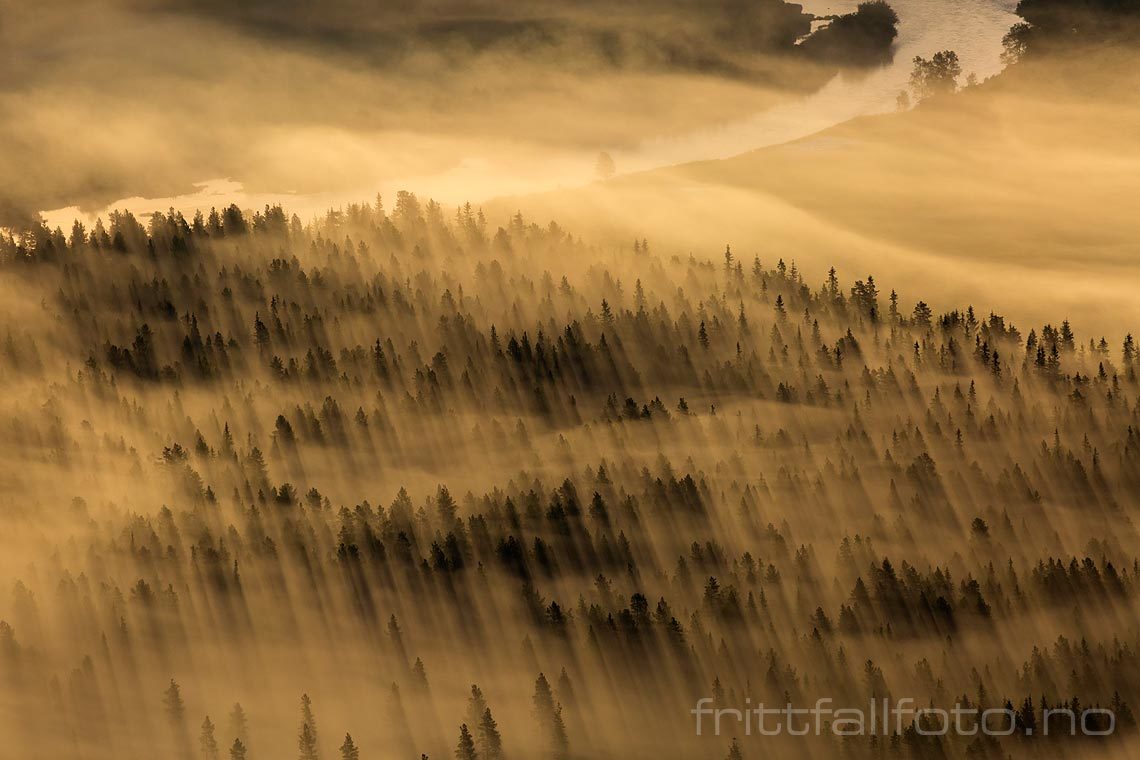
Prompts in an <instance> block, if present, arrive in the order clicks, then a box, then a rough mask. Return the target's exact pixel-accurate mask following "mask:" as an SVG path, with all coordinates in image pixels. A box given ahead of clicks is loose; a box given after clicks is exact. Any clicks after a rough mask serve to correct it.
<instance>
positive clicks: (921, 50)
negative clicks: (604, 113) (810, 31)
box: [617, 0, 1018, 171]
mask: <svg viewBox="0 0 1140 760" xmlns="http://www.w3.org/2000/svg"><path fill="white" fill-rule="evenodd" d="M890 2H891V6H892V7H893V8H894V9H895V11H897V13H898V15H899V37H898V39H897V40H896V41H895V52H894V57H893V59H892V61H891V63H889V64H887V65H886V66H882V67H879V68H875V69H872V70H870V71H868V72H863V73H859V74H840V75H838V76H836V77H835V78H834V79H832V80H831V81H830V82H829V83H828V84H827V85H825V86H824V87H823V88H822V89H821V90H819V91H818V92H816V93H814V94H812V95H809V96H807V97H805V98H802V99H798V100H795V101H792V102H789V103H786V104H782V105H779V106H776V107H774V108H772V109H769V110H767V111H764V112H763V113H758V114H755V115H753V116H751V117H749V118H746V119H742V120H739V121H736V122H732V123H730V124H724V125H720V126H718V127H716V128H713V129H704V130H701V131H699V132H694V133H692V134H688V135H685V136H683V137H679V138H669V139H663V140H654V141H649V142H646V143H644V144H643V145H641V146H638V147H637V148H636V149H634V150H631V151H626V152H624V153H619V154H618V156H617V159H618V165H619V166H620V167H621V168H622V169H623V170H625V171H637V170H643V169H652V168H656V167H660V166H668V165H672V164H678V163H683V162H686V161H694V160H702V159H715V158H727V157H729V156H733V155H737V154H739V153H744V152H746V151H749V150H754V149H756V148H763V147H766V146H769V145H777V144H779V143H783V142H788V141H790V140H795V139H797V138H800V137H805V136H807V135H810V134H813V133H815V132H819V131H820V130H823V129H827V128H828V127H831V126H834V125H836V124H839V123H842V122H844V121H848V120H850V119H853V118H855V117H857V116H864V115H868V114H877V113H886V112H888V111H892V110H895V109H896V108H897V105H896V102H897V98H898V94H899V92H900V91H901V90H904V89H906V87H907V83H908V82H909V80H910V72H911V70H912V68H913V61H914V58H915V56H923V57H927V58H929V57H930V56H931V55H932V54H934V53H936V52H938V51H940V50H953V51H955V52H957V53H958V58H959V60H960V61H961V63H962V70H963V72H964V76H965V75H968V74H970V73H973V74H976V75H977V77H978V79H979V81H981V80H984V79H986V78H987V77H990V76H993V75H994V74H997V73H999V72H1000V71H1001V69H1002V64H1001V52H1002V46H1001V40H1002V37H1004V36H1005V33H1006V32H1008V31H1009V28H1010V27H1011V26H1012V25H1013V24H1015V23H1017V21H1018V17H1017V15H1016V14H1015V13H1014V8H1016V6H1017V0H890ZM802 5H803V6H804V10H806V11H807V12H809V13H814V14H815V15H817V16H829V15H835V14H842V13H849V12H851V11H853V10H855V8H856V6H857V5H858V2H857V0H842V1H841V2H835V1H834V0H803V2H802Z"/></svg>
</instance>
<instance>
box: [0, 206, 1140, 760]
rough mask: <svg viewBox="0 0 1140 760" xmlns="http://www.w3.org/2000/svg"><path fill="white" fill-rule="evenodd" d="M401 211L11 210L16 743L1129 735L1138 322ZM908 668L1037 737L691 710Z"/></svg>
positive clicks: (777, 254)
mask: <svg viewBox="0 0 1140 760" xmlns="http://www.w3.org/2000/svg"><path fill="white" fill-rule="evenodd" d="M384 200H385V201H389V199H384ZM389 202H390V203H391V206H392V207H391V208H390V209H388V208H386V207H385V206H384V205H383V204H382V201H381V199H380V198H377V199H376V200H375V201H374V202H372V203H369V204H364V205H359V206H352V207H349V208H347V209H344V210H343V211H338V212H331V213H329V214H328V216H327V217H326V218H323V219H320V220H315V221H313V222H311V223H308V224H304V223H302V221H301V220H300V219H298V218H297V217H294V216H290V215H289V213H288V212H287V211H285V210H282V209H281V208H275V207H270V208H265V209H264V210H263V211H261V212H259V213H256V214H251V213H249V212H245V213H243V212H242V211H241V210H239V209H238V208H237V207H230V208H228V209H222V210H217V211H210V212H208V213H204V214H199V215H197V216H195V217H193V218H190V219H187V218H184V217H183V216H182V215H181V214H179V213H176V212H173V211H171V212H170V213H157V214H155V215H154V216H153V217H150V218H149V219H144V220H141V221H140V220H137V219H135V218H134V217H132V216H131V215H129V214H126V213H117V214H114V215H112V216H111V217H110V218H109V219H108V220H106V221H105V222H102V221H101V222H100V223H98V224H96V225H95V226H94V227H93V228H92V229H85V228H84V227H83V226H82V225H80V224H76V226H75V227H74V229H73V230H71V232H70V233H69V234H67V233H64V232H62V231H54V232H53V231H49V230H47V229H44V228H40V229H39V230H38V231H36V232H33V233H29V234H27V235H22V236H18V237H16V238H4V239H3V240H2V241H0V283H2V285H3V290H4V298H3V300H2V301H0V314H3V319H4V328H3V333H4V334H3V336H2V339H3V346H2V350H0V382H2V383H3V387H4V388H5V389H6V393H5V394H4V396H3V399H2V401H0V431H2V440H3V450H2V453H3V457H4V460H5V466H4V467H3V468H2V469H0V484H2V485H3V491H2V492H0V527H2V531H0V570H2V572H3V574H4V577H5V578H6V579H8V580H6V581H5V583H4V587H3V588H0V619H2V620H3V621H4V622H3V623H2V624H0V682H2V683H3V684H4V689H3V690H2V691H0V702H2V705H3V709H2V711H0V730H3V732H4V733H5V735H6V736H7V737H8V739H9V740H10V742H11V745H10V746H13V747H19V748H20V749H21V751H20V753H19V756H20V757H21V758H64V757H67V758H93V759H94V758H98V759H102V758H136V757H137V758H154V757H175V758H190V757H205V758H207V759H212V758H218V757H229V758H232V760H259V759H261V758H287V757H295V756H299V757H300V758H302V760H313V758H317V757H318V756H319V757H326V758H328V757H338V756H339V757H343V758H344V759H345V760H357V759H358V758H392V759H393V760H394V759H395V758H419V757H421V756H422V755H426V756H428V757H429V758H432V759H433V760H435V759H438V758H448V757H452V756H455V757H458V758H460V760H472V759H473V758H482V759H484V760H496V759H498V758H504V757H511V758H517V759H519V760H521V759H523V758H542V757H552V758H650V757H652V758H697V757H703V758H710V759H719V758H724V757H729V758H741V757H745V758H760V757H769V756H787V757H820V758H830V757H850V758H872V757H874V758H880V757H910V758H963V757H987V758H988V757H992V758H1005V757H1015V758H1020V757H1050V758H1054V757H1094V756H1106V755H1115V756H1120V757H1130V756H1135V754H1136V753H1137V752H1138V751H1140V750H1138V747H1140V745H1138V744H1137V738H1136V734H1135V726H1134V723H1135V721H1134V715H1133V709H1134V707H1135V705H1136V704H1137V703H1138V701H1140V624H1138V621H1140V617H1138V614H1137V613H1138V611H1140V598H1138V593H1140V587H1138V573H1140V555H1138V552H1137V547H1138V546H1140V541H1138V540H1137V539H1138V537H1137V534H1136V528H1135V525H1134V516H1135V515H1136V514H1137V510H1138V509H1140V381H1138V379H1137V369H1138V363H1140V357H1138V356H1137V350H1136V345H1135V342H1134V340H1133V339H1132V337H1131V336H1130V335H1129V336H1128V337H1125V336H1126V335H1127V332H1128V330H1129V329H1130V326H1129V325H1126V324H1120V325H1117V327H1116V332H1115V333H1112V334H1109V335H1107V336H1106V337H1104V338H1102V337H1101V335H1100V334H1088V333H1085V332H1083V331H1082V326H1081V325H1080V324H1070V323H1069V322H1068V321H1066V314H1064V313H1057V314H1055V316H1054V318H1053V320H1052V322H1051V324H1033V325H1031V324H1017V325H1016V326H1015V325H1014V324H1013V323H1012V320H1011V319H1008V318H1005V317H1003V316H1002V315H1001V311H1000V310H1001V308H1002V304H1000V303H978V304H974V305H971V304H969V303H958V304H952V303H944V302H943V301H942V299H943V296H942V295H941V294H940V292H939V291H938V290H937V289H932V290H931V291H930V292H928V293H927V292H900V293H897V294H896V293H895V292H894V291H893V290H890V289H889V288H888V287H886V286H881V285H880V284H878V283H879V282H882V283H888V282H889V281H890V279H891V275H892V273H891V272H890V271H884V272H866V271H862V272H854V271H851V272H846V271H845V272H842V273H839V274H837V273H836V272H835V271H834V270H832V271H830V272H827V271H824V270H817V269H812V270H811V271H807V272H801V271H800V269H799V268H798V267H797V264H796V261H795V259H796V251H795V250H794V249H792V248H789V247H787V246H771V247H769V248H763V247H760V248H755V249H753V248H749V249H748V250H743V249H740V248H737V247H734V246H732V245H731V241H727V242H728V243H729V246H728V247H726V241H724V240H720V239H718V237H717V231H716V230H715V229H711V228H710V229H707V230H706V237H707V245H705V246H703V247H701V248H699V249H697V250H691V251H690V250H687V249H675V248H673V247H671V246H670V244H669V243H668V242H666V241H661V242H659V241H658V240H656V239H655V236H654V230H653V229H645V230H644V231H643V232H642V233H641V234H640V235H639V236H638V239H637V240H636V241H635V240H630V242H629V244H628V245H626V246H623V247H598V246H595V245H592V244H591V243H590V241H588V240H583V239H581V238H579V237H577V235H576V233H575V232H574V231H573V230H566V229H563V228H561V227H560V226H559V225H558V224H556V223H545V221H543V223H541V224H539V223H534V222H532V221H531V220H529V219H524V218H523V217H522V216H521V215H516V216H515V217H514V218H511V219H509V220H506V219H504V220H501V221H502V223H503V226H502V227H500V226H498V223H499V221H500V220H497V219H496V220H491V221H489V220H488V219H486V218H484V216H483V213H482V212H480V211H479V210H477V209H472V208H471V207H470V206H466V207H463V208H460V209H444V208H441V207H440V206H439V205H438V204H435V203H430V202H429V203H424V202H421V201H420V200H417V198H416V197H415V196H414V195H411V194H409V193H401V194H400V195H399V196H398V197H397V198H394V199H390V201H389ZM928 304H930V305H928ZM887 697H889V698H891V699H893V700H895V701H897V700H899V699H903V698H905V699H913V700H915V703H916V704H917V705H918V706H925V705H931V706H943V707H949V706H951V705H954V704H958V705H966V706H972V707H974V708H978V709H992V708H1002V709H1005V708H1008V709H1009V710H1012V711H1014V712H1015V713H1016V725H1015V726H1012V727H1011V730H1012V735H1010V736H1008V737H1004V738H996V737H985V736H982V735H980V734H978V735H949V736H943V737H938V736H924V735H923V733H922V732H921V731H920V730H919V729H921V728H922V725H921V724H919V725H916V723H915V721H914V720H913V718H908V719H906V720H905V721H903V722H902V723H901V724H900V725H899V726H897V727H895V728H892V729H891V730H890V731H888V732H887V733H886V734H883V735H877V736H871V735H864V736H848V737H840V736H836V735H835V734H834V732H830V731H823V732H821V734H820V735H818V736H814V735H813V736H802V737H801V736H789V735H788V734H787V733H784V734H782V735H780V736H775V737H759V736H747V735H746V732H745V730H744V728H743V726H741V725H738V724H733V723H732V722H731V721H728V722H726V724H725V727H724V728H723V730H722V731H721V734H720V735H719V736H716V735H714V733H713V731H712V730H711V728H710V726H711V723H709V722H708V718H707V716H706V723H705V725H704V731H703V732H702V734H701V735H699V736H698V735H697V731H696V730H695V721H694V714H693V712H692V711H693V709H694V707H695V706H697V705H698V700H701V699H703V698H707V699H708V700H711V703H710V704H712V705H715V706H719V707H724V708H742V707H743V706H744V705H745V704H746V700H747V701H748V702H749V703H751V704H756V703H760V702H764V703H768V704H779V705H781V706H783V705H784V704H792V705H797V706H808V705H811V704H815V703H817V700H820V699H829V700H833V702H834V705H835V706H836V707H838V706H842V705H852V706H862V705H866V704H868V703H869V702H870V701H871V700H873V699H881V698H887ZM1050 707H1052V708H1058V707H1065V708H1070V709H1073V710H1075V711H1077V713H1078V714H1079V713H1080V711H1081V710H1083V709H1086V708H1089V707H1096V708H1097V709H1098V710H1103V709H1111V710H1112V711H1113V714H1114V715H1115V725H1114V731H1113V734H1112V735H1111V736H1104V737H1094V736H1087V735H1079V736H1070V733H1071V732H1070V730H1069V726H1068V724H1067V723H1066V722H1064V721H1062V722H1061V723H1060V725H1056V724H1054V725H1053V726H1051V728H1052V730H1051V731H1049V730H1047V729H1046V727H1045V725H1044V721H1043V718H1044V715H1045V713H1044V710H1046V709H1048V708H1050ZM1098 716H1099V717H1098ZM1103 716H1104V713H1101V712H1098V713H1096V714H1094V716H1093V718H1094V719H1093V720H1092V721H1091V723H1090V724H1089V728H1090V729H1097V730H1102V729H1105V728H1107V726H1106V725H1104V722H1103V721H1104V718H1103ZM1098 720H1099V721H1100V722H1097V721H1098ZM1046 733H1047V734H1048V735H1043V734H1046ZM346 734H347V735H350V736H346ZM734 737H735V739H736V740H737V741H736V743H735V744H734V742H733V739H734Z"/></svg>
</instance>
